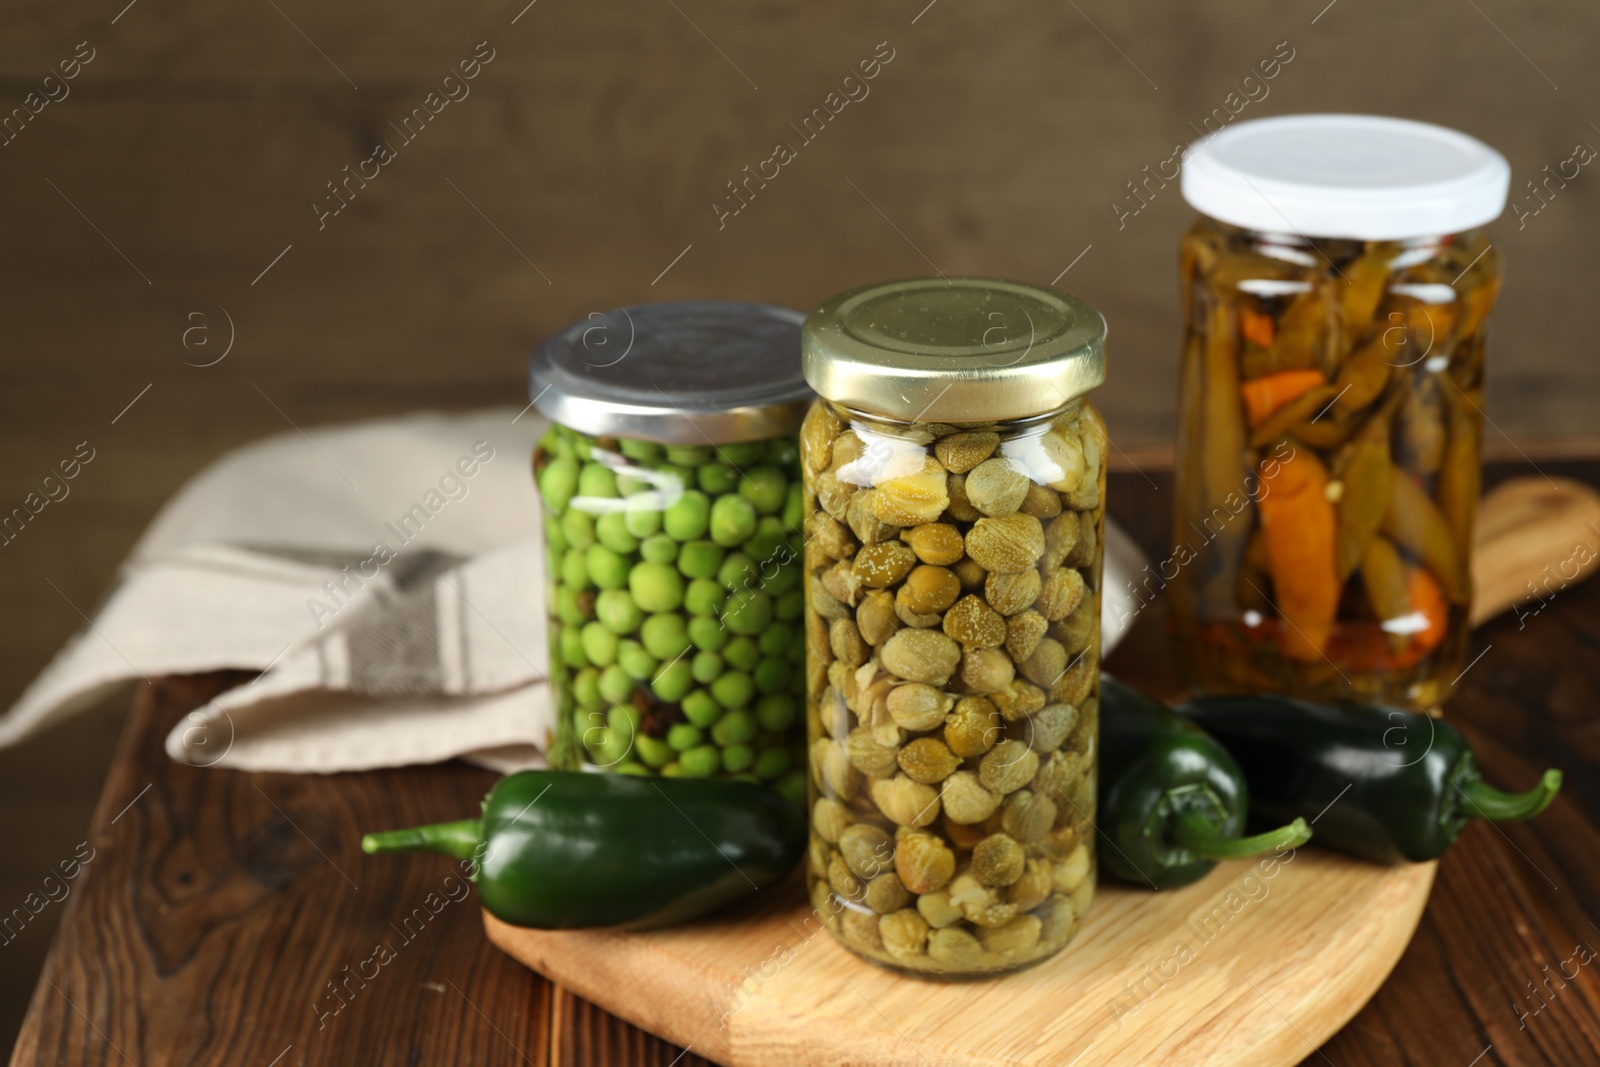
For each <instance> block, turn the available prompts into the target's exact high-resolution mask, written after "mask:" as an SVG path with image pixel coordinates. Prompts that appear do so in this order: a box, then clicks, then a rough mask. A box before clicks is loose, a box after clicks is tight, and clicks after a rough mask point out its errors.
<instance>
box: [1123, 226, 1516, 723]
mask: <svg viewBox="0 0 1600 1067" xmlns="http://www.w3.org/2000/svg"><path fill="white" fill-rule="evenodd" d="M1181 274H1182V280H1181V285H1182V300H1183V307H1184V312H1185V317H1186V334H1185V341H1184V354H1183V368H1182V385H1181V388H1180V397H1179V427H1178V461H1177V471H1176V485H1175V500H1174V509H1173V517H1174V528H1173V529H1174V534H1173V544H1174V546H1175V548H1174V553H1173V556H1172V559H1171V560H1170V561H1168V563H1167V564H1164V565H1163V566H1162V567H1160V568H1158V572H1159V573H1158V575H1157V576H1156V577H1157V579H1158V580H1157V581H1156V582H1155V583H1154V584H1156V585H1158V586H1159V585H1164V584H1169V583H1170V586H1171V588H1170V594H1171V597H1172V600H1171V603H1172V609H1173V619H1174V627H1175V631H1176V635H1177V639H1178V650H1179V658H1180V661H1181V664H1182V666H1183V669H1184V671H1185V673H1186V675H1187V677H1188V678H1189V680H1190V682H1191V683H1192V684H1193V685H1194V687H1195V688H1196V689H1197V690H1199V691H1203V692H1210V693H1238V692H1261V691H1274V692H1283V693H1289V694H1293V695H1296V696H1303V697H1307V698H1313V699H1351V698H1358V699H1364V700H1369V701H1378V702H1383V703H1389V704H1394V705H1398V706H1401V707H1411V708H1425V707H1429V706H1433V705H1436V704H1437V703H1439V702H1440V701H1442V700H1443V699H1444V698H1445V697H1446V696H1448V695H1449V692H1450V688H1451V685H1452V682H1453V680H1454V679H1455V678H1456V677H1457V676H1458V675H1459V673H1460V671H1461V669H1462V667H1463V666H1464V665H1465V656H1466V651H1467V641H1468V621H1467V618H1468V608H1469V605H1470V599H1471V578H1470V573H1469V569H1468V568H1469V566H1470V562H1471V549H1472V527H1473V521H1474V514H1475V511H1476V507H1477V499H1478V491H1479V478H1480V470H1481V466H1480V445H1481V438H1482V421H1483V415H1482V405H1483V356H1484V335H1485V328H1486V325H1487V319H1488V316H1489V312H1490V310H1491V308H1492V307H1493V304H1494V301H1495V297H1496V296H1497V295H1498V292H1499V288H1500V263H1499V256H1498V253H1496V252H1495V251H1494V249H1493V247H1492V246H1491V245H1490V244H1489V242H1488V239H1487V237H1486V236H1485V234H1484V232H1483V231H1482V230H1473V231H1468V232H1465V233H1459V234H1452V235H1446V236H1442V237H1426V238H1418V239H1414V240H1406V241H1366V242H1363V241H1356V240H1335V239H1321V238H1309V239H1308V238H1302V237H1285V236H1282V235H1274V234H1266V233H1261V232H1258V231H1253V230H1245V229H1240V228H1238V227H1234V226H1230V225H1227V224H1225V223H1221V222H1217V221H1215V220H1213V219H1209V218H1204V217H1202V219H1201V220H1200V221H1199V222H1198V223H1197V224H1196V225H1195V227H1194V228H1193V229H1192V230H1191V231H1190V233H1189V234H1188V235H1187V236H1186V237H1185V238H1184V242H1183V246H1182V253H1181ZM1141 592H1142V591H1141ZM1151 592H1152V593H1153V592H1154V590H1152V591H1151Z"/></svg>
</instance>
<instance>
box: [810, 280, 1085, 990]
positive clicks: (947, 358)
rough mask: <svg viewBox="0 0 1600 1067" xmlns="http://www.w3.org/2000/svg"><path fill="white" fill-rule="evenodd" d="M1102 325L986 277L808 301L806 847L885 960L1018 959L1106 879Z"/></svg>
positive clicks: (1041, 954) (1077, 306)
mask: <svg viewBox="0 0 1600 1067" xmlns="http://www.w3.org/2000/svg"><path fill="white" fill-rule="evenodd" d="M1104 341H1105V322H1104V320H1103V319H1101V317H1100V315H1099V313H1098V312H1096V311H1095V310H1094V309H1093V308H1092V307H1089V306H1088V305H1087V304H1085V303H1083V302H1082V301H1080V300H1077V299H1075V298H1073V297H1069V296H1066V295H1063V294H1061V293H1058V292H1055V291H1054V290H1050V289H1043V288H1039V287H1036V286H1031V285H1023V284H1018V283H1011V282H1002V281H991V280H986V279H943V278H934V279H927V280H918V281H909V282H895V283H886V284H882V285H875V286H869V287H867V288H864V289H856V290H853V291H851V292H847V293H844V294H842V295H839V296H836V297H834V298H832V299H831V300H828V301H827V302H826V303H824V304H823V305H822V306H821V307H819V308H818V309H817V310H816V311H814V312H812V313H811V315H810V316H808V317H807V319H806V323H805V330H804V334H803V342H802V344H803V357H802V358H803V362H804V366H805V374H806V380H807V381H809V382H810V383H811V385H812V386H813V387H814V388H815V389H816V390H817V393H818V394H819V399H818V400H817V401H816V402H815V403H814V404H813V405H812V407H811V411H810V413H809V414H808V415H807V416H806V421H805V425H804V426H803V427H802V429H801V432H800V452H801V465H802V468H803V471H804V475H805V504H804V507H805V513H806V516H807V518H806V522H807V530H806V553H805V586H806V614H805V627H806V648H807V651H808V655H807V660H806V675H807V689H806V691H807V703H806V723H807V732H806V737H807V740H808V742H809V746H810V753H809V754H810V770H811V775H810V802H811V839H810V849H809V853H808V860H807V865H806V873H807V879H808V886H809V889H810V896H811V902H812V905H813V908H814V910H815V914H816V916H817V918H818V920H819V921H821V922H822V923H823V924H824V925H826V926H827V927H828V928H829V929H830V930H831V931H832V932H833V933H834V934H835V936H837V937H838V938H839V939H840V941H841V942H842V943H843V944H844V945H845V946H846V947H847V948H849V949H850V950H852V951H853V952H856V953H858V954H859V955H861V956H864V957H865V958H867V959H869V960H872V961H874V962H876V963H879V964H883V965H886V966H889V967H893V968H897V969H900V970H904V971H908V972H912V973H917V974H927V975H946V976H966V975H982V974H991V973H997V972H1001V971H1007V970H1011V969H1013V968H1016V967H1021V966H1024V965H1026V964H1029V963H1033V962H1035V961H1038V960H1041V959H1043V958H1045V957H1047V956H1049V955H1051V954H1053V953H1054V952H1056V951H1057V950H1059V949H1060V948H1061V947H1062V946H1063V945H1065V944H1066V943H1067V942H1068V941H1069V940H1071V938H1072V936H1073V935H1074V934H1075V933H1076V932H1077V931H1078V928H1079V925H1080V923H1081V921H1082V918H1083V916H1084V914H1085V913H1086V912H1087V910H1088V908H1089V903H1090V901H1091V899H1092V898H1093V895H1094V881H1095V859H1094V813H1095V768H1096V745H1097V739H1098V726H1099V697H1098V693H1099V678H1100V561H1101V544H1102V538H1103V532H1104V512H1105V509H1104V501H1105V464H1104V456H1105V453H1106V450H1107V441H1106V434H1105V425H1104V423H1102V422H1101V419H1100V415H1099V412H1098V411H1097V410H1096V409H1095V407H1094V404H1093V403H1092V402H1090V401H1089V400H1088V399H1087V394H1088V392H1089V391H1090V390H1091V389H1093V388H1095V387H1096V386H1098V385H1099V384H1100V382H1101V381H1102V380H1103V378H1104V376H1105V369H1104V368H1105V363H1104Z"/></svg>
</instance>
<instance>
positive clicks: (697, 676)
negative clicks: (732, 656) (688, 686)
mask: <svg viewBox="0 0 1600 1067" xmlns="http://www.w3.org/2000/svg"><path fill="white" fill-rule="evenodd" d="M689 671H690V673H691V674H692V675H693V676H694V680H695V681H697V682H699V683H700V684H701V685H710V684H711V683H712V682H714V681H716V679H717V676H718V675H719V674H721V673H722V657H721V656H719V655H717V654H716V653H715V652H696V653H695V656H694V659H693V660H691V661H690V663H689Z"/></svg>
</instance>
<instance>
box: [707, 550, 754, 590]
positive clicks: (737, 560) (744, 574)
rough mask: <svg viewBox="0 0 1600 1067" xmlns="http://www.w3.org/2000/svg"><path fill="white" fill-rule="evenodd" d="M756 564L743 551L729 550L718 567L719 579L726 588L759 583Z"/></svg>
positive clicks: (743, 586) (730, 588) (741, 587)
mask: <svg viewBox="0 0 1600 1067" xmlns="http://www.w3.org/2000/svg"><path fill="white" fill-rule="evenodd" d="M757 580H758V579H757V575H756V568H755V564H753V563H751V562H750V557H749V556H747V555H745V554H744V553H743V552H729V553H728V555H727V557H726V558H725V559H724V560H723V561H722V566H720V567H718V568H717V581H719V582H721V583H722V588H724V589H729V590H733V589H743V588H746V587H752V586H754V585H755V584H756V583H757Z"/></svg>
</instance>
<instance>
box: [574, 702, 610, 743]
mask: <svg viewBox="0 0 1600 1067" xmlns="http://www.w3.org/2000/svg"><path fill="white" fill-rule="evenodd" d="M606 710H607V709H605V708H597V709H595V710H593V711H582V712H579V713H578V714H577V716H575V717H574V718H573V722H575V723H576V724H577V728H578V729H580V730H582V731H583V732H584V736H585V737H587V736H589V732H590V731H591V730H604V729H605V728H606Z"/></svg>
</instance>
